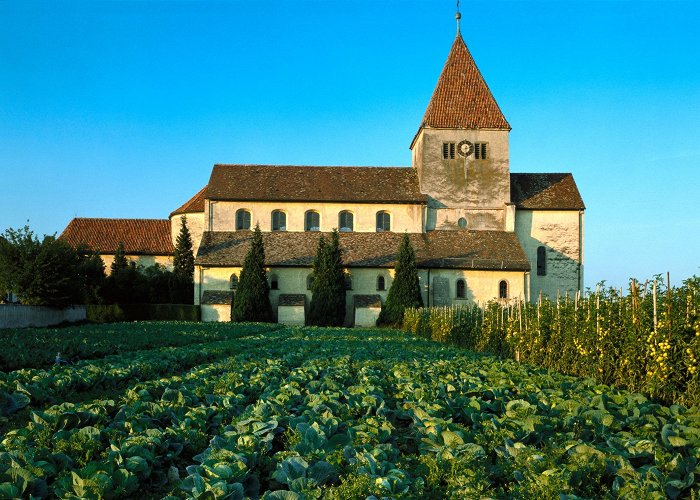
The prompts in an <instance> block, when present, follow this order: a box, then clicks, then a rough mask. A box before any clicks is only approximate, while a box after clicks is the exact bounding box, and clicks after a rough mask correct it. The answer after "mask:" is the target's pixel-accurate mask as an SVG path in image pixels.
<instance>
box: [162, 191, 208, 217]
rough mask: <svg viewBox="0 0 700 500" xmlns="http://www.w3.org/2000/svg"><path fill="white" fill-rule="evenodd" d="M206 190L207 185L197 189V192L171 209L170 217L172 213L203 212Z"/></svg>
mask: <svg viewBox="0 0 700 500" xmlns="http://www.w3.org/2000/svg"><path fill="white" fill-rule="evenodd" d="M206 191H207V186H204V187H203V188H202V189H200V190H199V192H198V193H197V194H195V195H194V196H193V197H192V198H190V199H189V200H187V201H186V202H185V204H184V205H182V206H181V207H180V208H178V209H175V210H174V211H172V212H171V213H170V217H172V216H173V215H180V214H192V213H198V212H199V213H202V212H204V194H205V193H206Z"/></svg>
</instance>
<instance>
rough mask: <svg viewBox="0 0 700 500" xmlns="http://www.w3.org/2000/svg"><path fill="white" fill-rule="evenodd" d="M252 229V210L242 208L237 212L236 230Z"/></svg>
mask: <svg viewBox="0 0 700 500" xmlns="http://www.w3.org/2000/svg"><path fill="white" fill-rule="evenodd" d="M246 229H250V212H249V211H248V210H245V209H243V208H242V209H240V210H238V211H237V212H236V231H244V230H246Z"/></svg>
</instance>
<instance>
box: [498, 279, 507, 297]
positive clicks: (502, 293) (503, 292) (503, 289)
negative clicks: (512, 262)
mask: <svg viewBox="0 0 700 500" xmlns="http://www.w3.org/2000/svg"><path fill="white" fill-rule="evenodd" d="M498 298H499V299H507V298H508V282H507V281H506V280H502V281H501V282H500V283H499V284H498Z"/></svg>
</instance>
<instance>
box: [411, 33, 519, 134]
mask: <svg viewBox="0 0 700 500" xmlns="http://www.w3.org/2000/svg"><path fill="white" fill-rule="evenodd" d="M424 127H431V128H458V129H480V128H488V129H500V130H510V128H511V127H510V125H509V124H508V121H506V118H505V116H503V113H502V112H501V109H500V108H499V107H498V104H497V103H496V99H494V98H493V94H491V91H490V90H489V87H488V85H486V81H484V77H483V76H481V72H480V71H479V68H477V67H476V63H475V62H474V59H473V58H472V55H471V53H470V52H469V49H468V48H467V45H466V44H465V43H464V40H463V39H462V35H461V34H460V33H459V31H458V32H457V37H456V38H455V41H454V43H453V44H452V49H450V55H449V56H448V57H447V62H446V63H445V66H444V67H443V69H442V73H441V74H440V79H439V80H438V83H437V86H436V87H435V91H434V92H433V97H432V98H431V99H430V103H429V104H428V109H426V111H425V116H423V122H422V123H421V126H420V128H424ZM419 131H420V129H419Z"/></svg>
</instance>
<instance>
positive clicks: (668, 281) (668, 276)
mask: <svg viewBox="0 0 700 500" xmlns="http://www.w3.org/2000/svg"><path fill="white" fill-rule="evenodd" d="M666 314H667V315H668V316H667V318H666V319H667V321H668V338H669V339H670V338H671V332H672V331H673V329H672V324H671V273H670V272H668V271H667V272H666Z"/></svg>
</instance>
